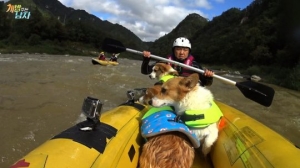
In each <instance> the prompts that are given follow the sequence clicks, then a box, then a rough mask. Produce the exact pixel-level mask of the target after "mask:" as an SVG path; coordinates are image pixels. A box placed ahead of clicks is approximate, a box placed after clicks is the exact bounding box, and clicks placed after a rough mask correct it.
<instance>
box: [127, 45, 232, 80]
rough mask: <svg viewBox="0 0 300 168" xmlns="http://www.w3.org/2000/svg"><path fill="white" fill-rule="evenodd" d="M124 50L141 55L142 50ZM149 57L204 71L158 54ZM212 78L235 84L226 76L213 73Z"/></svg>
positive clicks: (196, 70)
mask: <svg viewBox="0 0 300 168" xmlns="http://www.w3.org/2000/svg"><path fill="white" fill-rule="evenodd" d="M126 51H128V52H131V53H135V54H140V55H143V52H141V51H137V50H133V49H129V48H126ZM150 58H154V59H157V60H160V61H165V62H170V63H172V64H175V65H178V66H181V67H183V68H186V69H190V70H193V71H195V72H199V73H204V71H203V70H202V69H198V68H195V67H192V66H189V65H185V64H183V63H180V62H176V61H173V60H170V59H166V58H163V57H160V56H156V55H152V54H151V55H150ZM213 77H214V78H217V79H219V80H222V81H224V82H226V83H228V84H230V85H234V86H235V85H236V82H235V81H232V80H230V79H227V78H223V77H222V76H219V75H216V74H214V75H213Z"/></svg>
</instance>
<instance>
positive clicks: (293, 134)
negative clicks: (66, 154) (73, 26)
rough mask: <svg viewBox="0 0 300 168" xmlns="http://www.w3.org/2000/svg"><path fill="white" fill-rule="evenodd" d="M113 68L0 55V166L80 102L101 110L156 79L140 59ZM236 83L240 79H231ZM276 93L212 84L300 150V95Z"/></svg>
mask: <svg viewBox="0 0 300 168" xmlns="http://www.w3.org/2000/svg"><path fill="white" fill-rule="evenodd" d="M119 62H120V64H119V65H118V66H101V65H93V64H92V63H91V57H81V56H64V55H60V56H57V55H46V54H35V55H30V54H18V55H14V54H9V55H6V54H0V121H1V122H0V132H1V138H0V149H1V150H0V159H1V160H0V167H9V166H10V165H12V164H13V163H14V162H15V161H17V160H18V159H19V158H21V157H22V156H24V155H25V154H27V153H28V152H30V151H31V150H33V149H34V148H36V147H37V146H39V145H41V144H42V143H43V142H44V141H46V140H48V139H50V138H51V137H53V136H54V135H56V134H58V133H60V132H61V131H63V130H65V129H67V128H68V127H70V126H72V125H73V124H74V123H76V121H77V120H78V119H79V115H80V112H81V106H82V102H83V99H84V98H85V97H87V96H91V97H96V98H99V99H100V100H101V101H102V102H103V103H104V106H103V109H102V110H103V111H106V110H109V109H111V108H114V107H116V106H117V105H119V104H121V103H123V102H124V101H126V100H127V97H126V91H127V90H130V89H133V88H141V87H149V86H152V85H153V84H154V83H155V80H151V79H149V77H148V76H146V75H142V74H141V73H140V65H141V61H137V60H129V59H125V58H122V54H121V55H120V59H119ZM232 80H236V81H237V80H241V79H232ZM266 85H268V86H271V87H273V88H274V89H275V96H274V100H273V104H272V105H271V106H270V107H264V106H262V105H259V104H257V103H255V102H253V101H251V100H249V99H247V98H245V97H244V96H243V94H242V93H241V92H240V91H239V90H238V89H237V88H236V87H235V86H232V85H228V84H225V83H223V82H221V81H219V80H218V79H215V80H214V83H213V85H212V86H210V87H209V89H210V90H211V91H212V92H213V94H214V97H215V99H216V100H219V101H221V102H224V103H226V104H228V105H230V106H233V107H235V108H237V109H239V110H241V111H243V112H245V113H246V114H248V115H249V116H251V117H253V118H255V119H257V120H258V121H260V122H262V123H263V124H265V125H267V126H268V127H270V128H271V129H273V130H274V131H276V132H278V133H279V134H281V135H283V136H284V137H286V138H287V139H289V140H290V141H292V142H293V143H294V144H295V145H297V146H300V138H299V137H300V115H299V112H300V110H299V109H300V101H299V100H300V92H297V91H293V90H289V89H285V88H282V87H278V86H274V85H269V84H266Z"/></svg>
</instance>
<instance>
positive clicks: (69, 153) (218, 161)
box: [12, 102, 300, 168]
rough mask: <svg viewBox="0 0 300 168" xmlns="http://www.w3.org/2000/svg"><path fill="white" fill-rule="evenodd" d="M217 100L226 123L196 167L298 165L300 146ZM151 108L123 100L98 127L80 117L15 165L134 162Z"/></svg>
mask: <svg viewBox="0 0 300 168" xmlns="http://www.w3.org/2000/svg"><path fill="white" fill-rule="evenodd" d="M216 103H217V105H218V106H219V108H220V109H221V110H222V112H223V114H224V119H225V125H224V128H223V129H222V130H221V131H220V133H219V138H218V140H217V142H216V143H215V144H214V147H213V149H212V151H211V153H210V156H209V158H210V159H209V160H210V161H209V162H207V161H205V160H203V159H202V157H200V156H196V157H195V160H194V165H193V168H198V167H214V168H250V167H251V168H262V167H263V168H271V167H278V168H279V167H280V168H297V167H300V160H299V156H300V150H299V149H298V148H296V147H295V146H294V145H293V144H292V143H291V142H289V141H288V140H286V139H285V138H284V137H282V136H281V135H279V134H278V133H276V132H274V131H273V130H271V129H269V128H268V127H266V126H265V125H263V124H261V123H260V122H258V121H256V120H254V119H253V118H251V117H249V116H247V115H245V114H244V113H243V112H241V111H239V110H237V109H234V108H232V107H230V106H227V105H225V104H223V103H220V102H216ZM148 110H149V108H148V107H147V106H144V105H141V104H138V103H132V102H131V103H130V102H127V103H124V104H122V105H120V106H118V107H116V108H114V109H111V110H109V111H107V112H104V113H103V114H101V117H100V124H98V125H97V126H96V127H95V128H94V130H90V131H87V130H84V129H82V128H84V127H85V126H86V125H88V124H89V122H91V121H90V120H87V121H84V122H82V123H79V124H77V125H75V126H73V127H71V128H69V129H67V130H65V131H63V132H61V133H60V134H58V135H56V136H54V137H53V138H52V139H50V140H48V141H46V142H45V143H44V144H42V145H40V146H39V147H38V148H36V149H34V150H32V151H31V152H30V153H28V154H27V155H26V156H24V157H23V158H21V159H20V160H18V161H17V162H16V163H15V164H14V165H13V166H12V167H18V165H23V167H30V168H37V167H38V168H41V167H43V168H67V167H69V168H136V167H137V166H138V158H139V154H140V149H141V146H142V145H143V142H144V141H143V139H142V138H141V136H140V132H139V131H140V125H139V124H140V119H141V117H142V116H143V114H144V113H145V112H146V111H148ZM97 121H98V120H97ZM19 167H21V166H19Z"/></svg>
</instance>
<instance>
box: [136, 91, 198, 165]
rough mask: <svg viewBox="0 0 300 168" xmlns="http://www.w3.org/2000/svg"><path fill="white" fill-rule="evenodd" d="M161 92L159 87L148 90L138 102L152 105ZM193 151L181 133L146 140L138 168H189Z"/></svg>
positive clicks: (166, 134)
mask: <svg viewBox="0 0 300 168" xmlns="http://www.w3.org/2000/svg"><path fill="white" fill-rule="evenodd" d="M160 91H161V85H154V86H153V87H151V88H148V89H147V91H146V93H145V95H144V96H142V97H141V98H140V99H139V101H140V102H141V103H144V104H152V102H151V101H152V98H153V97H154V96H156V95H157V94H158V93H159V92H160ZM194 157H195V150H194V148H193V145H192V144H191V142H190V140H189V139H188V137H187V136H186V135H184V134H183V133H181V132H176V131H173V132H169V133H164V134H160V135H157V136H153V137H151V138H148V139H147V142H146V143H145V144H144V146H143V148H142V153H141V156H140V160H139V164H140V168H149V167H151V168H190V167H191V166H192V164H193V161H194Z"/></svg>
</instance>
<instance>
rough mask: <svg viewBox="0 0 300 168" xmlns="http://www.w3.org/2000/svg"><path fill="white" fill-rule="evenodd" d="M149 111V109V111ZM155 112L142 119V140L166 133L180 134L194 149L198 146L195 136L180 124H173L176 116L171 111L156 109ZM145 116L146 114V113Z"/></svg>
mask: <svg viewBox="0 0 300 168" xmlns="http://www.w3.org/2000/svg"><path fill="white" fill-rule="evenodd" d="M150 110H151V109H150ZM155 110H157V112H153V111H152V114H150V115H147V116H145V117H144V118H143V119H142V127H141V132H142V136H143V137H144V138H146V139H147V138H149V137H152V136H156V135H159V134H163V133H167V132H173V131H177V132H181V133H183V134H185V135H186V136H187V137H188V138H189V139H190V141H191V143H192V144H193V146H194V147H195V148H198V147H199V146H200V141H199V140H198V138H197V136H196V135H195V134H194V133H193V132H192V131H191V130H190V129H189V128H188V127H187V126H186V125H185V124H184V123H182V122H180V121H179V122H175V120H174V119H175V118H176V114H174V113H173V111H172V110H162V111H159V108H156V109H155ZM146 114H147V113H146Z"/></svg>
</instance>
